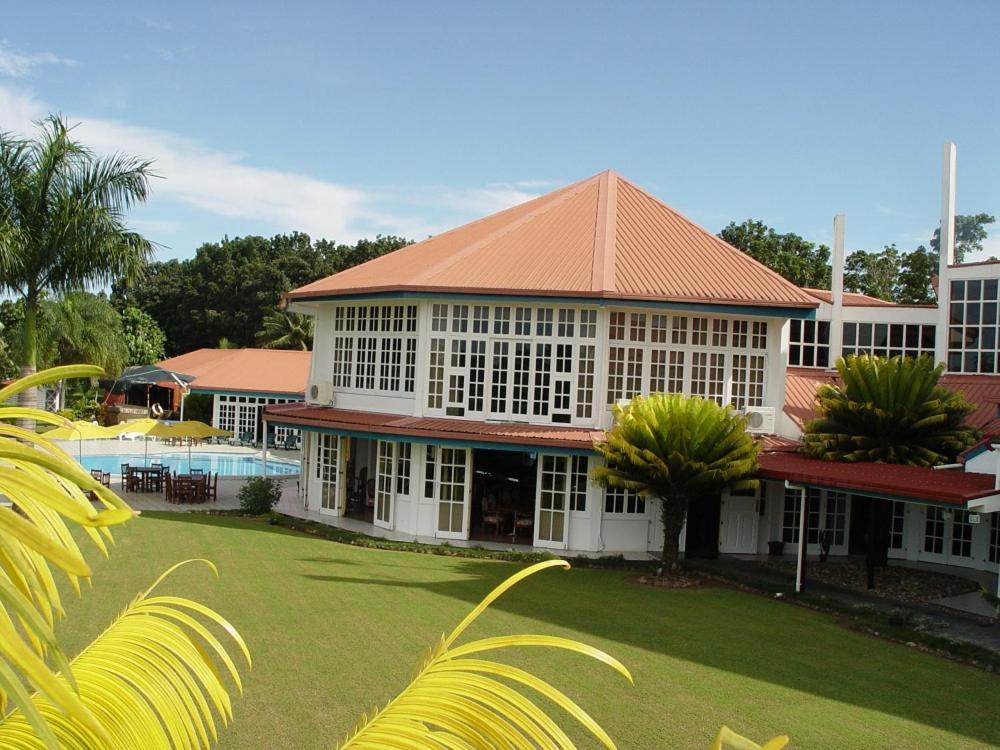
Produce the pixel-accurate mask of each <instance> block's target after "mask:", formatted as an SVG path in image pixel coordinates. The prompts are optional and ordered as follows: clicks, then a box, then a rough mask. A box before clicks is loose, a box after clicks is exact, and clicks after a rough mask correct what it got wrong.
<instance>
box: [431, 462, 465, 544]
mask: <svg viewBox="0 0 1000 750" xmlns="http://www.w3.org/2000/svg"><path fill="white" fill-rule="evenodd" d="M438 455H439V459H438V462H437V470H438V482H437V491H438V531H439V532H444V533H448V534H462V533H464V531H465V485H466V482H467V479H468V477H467V468H466V460H467V451H466V449H464V448H443V447H442V448H439V449H438Z"/></svg>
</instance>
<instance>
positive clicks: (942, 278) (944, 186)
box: [934, 143, 955, 362]
mask: <svg viewBox="0 0 1000 750" xmlns="http://www.w3.org/2000/svg"><path fill="white" fill-rule="evenodd" d="M939 250H940V252H939V255H938V295H937V296H938V316H937V338H936V340H935V346H934V359H935V360H936V361H938V362H946V361H947V359H948V320H949V307H950V304H949V303H950V302H951V285H950V283H949V281H950V280H949V278H948V276H949V270H948V267H949V266H950V265H952V264H953V263H954V262H955V144H954V143H946V144H944V150H943V153H942V157H941V236H940V242H939Z"/></svg>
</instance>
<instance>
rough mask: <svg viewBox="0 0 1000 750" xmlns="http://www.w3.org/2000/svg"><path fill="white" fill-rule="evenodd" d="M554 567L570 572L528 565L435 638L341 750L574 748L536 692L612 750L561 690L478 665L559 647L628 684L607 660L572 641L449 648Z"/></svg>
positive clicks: (516, 672) (552, 563) (505, 641)
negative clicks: (401, 685) (495, 656)
mask: <svg viewBox="0 0 1000 750" xmlns="http://www.w3.org/2000/svg"><path fill="white" fill-rule="evenodd" d="M552 567H560V568H566V569H568V568H569V563H567V562H565V561H564V560H549V561H546V562H542V563H538V564H536V565H532V566H531V567H529V568H526V569H525V570H522V571H521V572H519V573H517V574H515V575H513V576H511V577H510V578H508V579H507V580H506V581H504V582H503V583H501V584H500V585H499V586H497V587H496V588H495V589H493V591H492V592H491V593H490V594H489V595H488V596H487V597H486V598H485V599H483V601H482V602H480V603H479V605H478V606H476V608H475V609H473V610H472V612H470V613H469V615H468V616H467V617H466V618H465V619H464V620H462V622H461V623H459V625H458V627H456V628H455V629H454V630H453V631H452V632H451V634H450V635H448V636H446V637H444V638H442V639H441V642H440V643H438V645H437V646H436V647H435V648H434V649H433V650H432V651H431V654H430V656H429V657H428V659H427V660H426V662H425V663H424V665H423V666H422V667H421V668H420V670H419V672H418V673H417V675H416V677H415V678H414V679H413V681H412V682H411V683H410V684H409V685H408V686H407V687H406V688H405V689H404V690H403V692H402V693H400V694H399V695H398V696H397V697H396V698H394V699H393V700H392V701H391V702H390V703H389V705H387V706H386V707H385V708H383V709H382V710H380V711H378V712H377V713H375V714H374V715H373V716H371V717H365V718H364V719H362V722H361V724H360V725H359V726H358V727H357V728H356V729H355V731H354V733H353V734H352V735H351V736H349V737H348V738H347V740H345V742H344V743H343V744H342V745H341V746H340V747H341V748H344V750H346V749H347V748H352V749H353V750H362V748H371V749H373V750H374V749H375V748H378V750H395V749H396V748H399V749H400V750H403V749H404V748H405V749H408V750H413V749H414V748H442V749H445V748H508V749H509V750H517V749H519V748H524V747H538V748H560V749H562V748H572V747H574V745H573V742H572V741H571V740H570V738H569V737H568V736H567V734H566V732H565V730H563V729H562V727H561V726H560V725H559V724H558V723H557V722H556V721H555V720H553V719H552V718H551V717H550V716H549V715H548V714H547V713H546V712H545V711H543V710H542V709H541V708H539V706H538V705H537V703H536V702H535V701H533V700H532V699H531V698H529V697H526V695H525V693H529V694H530V693H535V694H537V695H539V696H543V697H545V698H547V699H548V700H550V701H551V702H553V703H555V704H556V705H557V706H559V707H560V708H562V709H563V710H564V711H565V712H566V713H568V714H569V715H570V716H571V717H572V718H574V719H575V720H576V721H577V722H578V723H579V724H581V725H582V726H583V727H584V728H585V729H586V730H587V731H588V732H590V734H592V735H593V736H594V737H596V738H597V739H598V740H599V741H600V742H601V744H602V745H603V746H604V747H606V748H614V747H615V744H614V742H613V741H612V739H611V737H609V736H608V734H607V732H605V731H604V729H602V728H601V726H600V725H599V724H598V723H597V722H596V721H594V719H593V718H591V716H590V715H589V714H588V713H587V712H586V711H584V710H583V709H582V708H581V707H580V706H579V705H577V704H576V703H575V702H574V701H573V700H572V699H571V698H569V697H568V696H567V695H565V694H564V693H563V692H562V691H560V690H558V689H557V688H555V687H553V686H552V685H550V684H549V683H547V682H545V681H544V680H542V679H540V678H538V677H536V676H535V675H533V674H531V673H530V672H526V671H525V670H522V669H519V668H517V667H512V666H509V665H506V664H502V663H499V662H494V661H489V660H485V659H482V658H479V657H480V655H481V654H483V653H485V652H488V651H494V650H497V649H506V648H515V647H533V646H543V647H548V648H559V649H565V650H567V651H572V652H575V653H578V654H583V655H584V656H590V657H592V658H594V659H597V660H598V661H601V662H603V663H604V664H607V665H608V666H609V667H611V668H612V669H614V670H615V671H617V672H619V673H620V674H621V675H622V676H624V677H625V678H626V679H627V680H629V682H631V681H632V675H631V674H630V673H629V671H628V669H626V668H625V666H624V665H623V664H622V663H621V662H619V661H618V660H617V659H615V658H614V657H613V656H610V655H608V654H606V653H604V652H603V651H601V650H599V649H596V648H594V647H592V646H588V645H586V644H584V643H580V642H578V641H572V640H569V639H567V638H558V637H554V636H548V635H516V636H505V637H497V638H483V639H481V640H477V641H472V642H470V643H466V644H464V645H461V646H454V645H453V644H454V643H455V641H456V640H457V639H458V637H459V636H460V635H461V634H462V633H463V632H464V631H465V630H466V628H468V627H469V625H471V624H472V623H473V622H474V621H475V620H476V618H478V617H479V615H480V614H482V613H483V611H484V610H485V609H486V608H487V607H488V606H489V605H490V604H491V603H492V602H493V601H495V600H496V599H497V598H498V597H500V596H501V595H503V594H504V593H505V592H506V591H508V590H509V589H510V588H511V587H512V586H514V585H515V584H517V583H518V582H519V581H521V580H523V579H524V578H527V577H528V576H531V575H534V574H535V573H537V572H539V571H541V570H545V569H547V568H552ZM515 686H516V687H515ZM517 687H519V688H521V690H518V689H516V688H517Z"/></svg>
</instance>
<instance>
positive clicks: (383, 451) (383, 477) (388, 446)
mask: <svg viewBox="0 0 1000 750" xmlns="http://www.w3.org/2000/svg"><path fill="white" fill-rule="evenodd" d="M395 446H396V443H390V442H389V441H387V440H379V441H378V463H377V468H378V475H377V476H376V479H375V525H376V526H381V527H382V528H383V529H391V528H392V511H393V505H394V503H393V478H394V471H393V469H394V466H395V461H394V460H393V457H394V452H395V451H394V450H393V449H394V448H395Z"/></svg>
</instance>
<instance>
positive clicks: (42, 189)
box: [0, 115, 153, 406]
mask: <svg viewBox="0 0 1000 750" xmlns="http://www.w3.org/2000/svg"><path fill="white" fill-rule="evenodd" d="M70 131H71V129H70V128H69V127H68V126H67V125H66V122H65V120H63V119H62V118H61V117H57V116H54V115H53V116H49V117H48V118H47V119H46V120H44V121H42V122H40V123H39V135H38V138H37V139H35V140H31V139H21V138H18V137H16V136H14V135H13V134H11V133H0V284H2V285H3V287H4V288H6V290H8V291H10V292H13V293H14V294H17V295H19V296H21V298H22V299H23V300H24V339H23V350H22V352H21V357H20V364H21V372H22V374H24V375H30V374H31V373H33V372H34V371H35V369H36V367H37V364H38V354H37V352H38V313H39V306H40V305H41V301H42V297H43V294H44V293H45V292H46V291H51V292H55V293H57V294H61V293H64V292H70V291H77V290H80V289H83V288H85V287H86V286H88V285H90V284H94V283H99V284H107V283H110V282H112V281H124V282H126V283H131V282H132V281H134V280H135V279H136V278H137V277H138V276H139V275H140V274H141V273H142V272H143V270H144V269H145V267H146V263H147V261H148V260H149V258H150V257H151V256H152V253H153V245H152V243H150V242H149V240H147V239H145V238H144V237H142V236H141V235H139V234H137V233H136V232H133V231H131V230H129V229H128V227H127V226H126V224H125V217H126V214H127V212H128V211H129V209H131V208H132V207H133V206H134V205H136V204H137V203H142V202H144V201H145V200H146V198H147V196H148V194H149V181H150V178H151V176H152V173H151V171H150V162H149V161H146V160H143V159H137V158H134V157H131V156H125V155H121V154H118V155H114V156H110V157H103V158H99V157H97V156H95V155H94V154H93V153H92V152H91V151H90V150H89V149H87V148H86V147H85V146H83V145H82V144H80V143H79V142H78V141H75V140H73V138H72V137H71V132H70ZM37 398H38V396H37V391H36V390H35V389H34V388H29V389H26V390H23V391H22V392H21V395H20V396H19V399H20V403H22V404H23V405H26V406H34V405H35V404H36V403H37Z"/></svg>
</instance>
